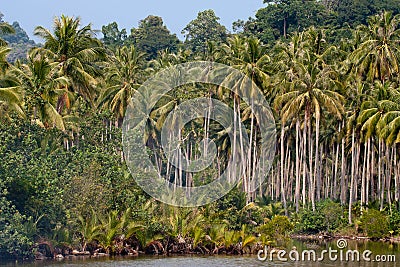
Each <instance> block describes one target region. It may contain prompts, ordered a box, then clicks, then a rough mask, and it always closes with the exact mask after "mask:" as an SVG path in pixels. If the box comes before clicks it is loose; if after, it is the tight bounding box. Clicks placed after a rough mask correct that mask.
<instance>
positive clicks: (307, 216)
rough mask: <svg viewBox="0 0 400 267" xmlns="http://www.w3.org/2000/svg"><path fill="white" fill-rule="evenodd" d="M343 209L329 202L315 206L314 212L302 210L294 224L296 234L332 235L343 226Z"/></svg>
mask: <svg viewBox="0 0 400 267" xmlns="http://www.w3.org/2000/svg"><path fill="white" fill-rule="evenodd" d="M345 223H346V222H345V218H344V214H343V208H342V207H341V206H340V204H338V203H335V202H333V201H331V200H329V199H328V200H325V201H322V202H318V203H317V204H316V208H315V211H312V210H309V209H303V210H302V211H301V212H300V214H299V218H298V220H297V222H296V228H295V229H296V230H295V231H296V232H300V233H308V234H316V233H320V232H328V233H333V232H335V231H337V230H338V229H340V228H341V227H343V226H344V225H345Z"/></svg>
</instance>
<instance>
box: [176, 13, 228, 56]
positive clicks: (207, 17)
mask: <svg viewBox="0 0 400 267" xmlns="http://www.w3.org/2000/svg"><path fill="white" fill-rule="evenodd" d="M218 20H219V17H217V16H216V15H215V13H214V11H213V10H205V11H202V12H199V13H198V15H197V18H196V19H194V20H192V21H191V22H189V24H188V25H186V27H185V28H184V29H183V30H182V34H184V35H185V38H186V40H185V45H186V46H187V47H188V48H190V49H191V50H192V51H195V52H204V51H205V50H206V44H207V42H208V41H214V42H216V43H221V42H224V41H225V40H226V37H227V30H226V28H225V27H224V26H222V25H221V24H220V23H219V22H218Z"/></svg>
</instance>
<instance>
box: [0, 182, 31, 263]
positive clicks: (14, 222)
mask: <svg viewBox="0 0 400 267" xmlns="http://www.w3.org/2000/svg"><path fill="white" fill-rule="evenodd" d="M6 194H7V191H6V190H5V189H3V188H2V185H1V181H0V258H8V259H26V258H30V257H31V256H32V249H31V246H32V241H31V240H30V239H29V238H28V237H27V235H26V233H25V230H26V229H25V227H24V225H23V224H22V222H23V220H24V219H25V218H24V217H23V216H22V215H21V214H20V213H19V212H18V211H16V209H15V207H14V206H12V205H11V203H10V202H9V201H8V200H7V199H6V197H5V195H6Z"/></svg>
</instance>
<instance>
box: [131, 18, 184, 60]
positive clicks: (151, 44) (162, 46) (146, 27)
mask: <svg viewBox="0 0 400 267" xmlns="http://www.w3.org/2000/svg"><path fill="white" fill-rule="evenodd" d="M129 40H130V41H132V42H133V44H134V45H135V46H136V47H137V48H138V49H139V50H140V51H142V52H145V53H146V55H147V59H155V58H156V57H157V55H158V54H159V53H160V52H161V51H164V50H168V51H170V52H176V51H177V48H178V44H179V43H180V41H179V39H178V37H177V36H176V34H171V32H170V31H169V30H168V29H167V27H166V26H165V25H164V22H163V20H162V18H161V17H158V16H152V15H150V16H148V17H147V18H145V19H143V20H141V21H140V22H139V27H138V28H137V29H135V28H132V29H131V35H130V36H129Z"/></svg>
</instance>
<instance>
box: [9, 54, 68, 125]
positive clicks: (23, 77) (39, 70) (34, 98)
mask: <svg viewBox="0 0 400 267" xmlns="http://www.w3.org/2000/svg"><path fill="white" fill-rule="evenodd" d="M56 64H57V63H53V62H50V60H49V59H48V58H47V57H46V56H44V55H41V54H38V53H37V51H35V50H34V51H32V52H31V53H30V54H29V56H28V62H27V64H22V65H21V66H20V67H19V68H13V69H12V70H11V71H10V72H11V73H12V74H13V75H14V76H15V77H16V78H17V80H18V84H17V85H16V86H14V87H10V88H7V90H16V91H19V92H24V105H25V109H26V113H27V115H28V116H29V118H30V119H31V120H33V121H34V122H36V123H38V124H39V125H41V126H43V127H46V128H52V127H57V128H58V129H61V130H65V124H64V120H63V118H62V115H61V114H60V108H58V107H57V104H58V103H60V102H62V101H61V99H63V97H64V95H65V94H66V90H67V89H66V88H67V86H68V84H69V82H68V79H67V78H66V77H64V76H59V72H58V70H57V66H56Z"/></svg>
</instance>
